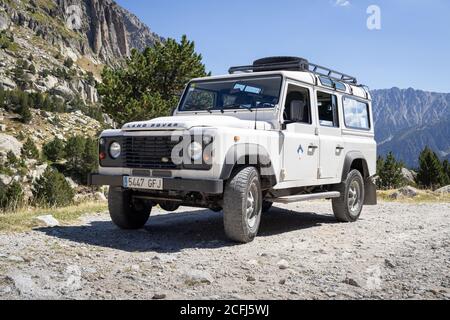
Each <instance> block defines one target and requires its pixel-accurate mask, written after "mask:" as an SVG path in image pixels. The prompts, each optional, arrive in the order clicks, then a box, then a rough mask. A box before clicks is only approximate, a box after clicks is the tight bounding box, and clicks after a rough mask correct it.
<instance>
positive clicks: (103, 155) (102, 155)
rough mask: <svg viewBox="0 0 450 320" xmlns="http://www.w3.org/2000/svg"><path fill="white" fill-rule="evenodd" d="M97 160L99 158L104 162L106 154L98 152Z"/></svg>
mask: <svg viewBox="0 0 450 320" xmlns="http://www.w3.org/2000/svg"><path fill="white" fill-rule="evenodd" d="M99 158H100V160H105V159H106V153H104V152H100V154H99Z"/></svg>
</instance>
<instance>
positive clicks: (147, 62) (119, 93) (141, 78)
mask: <svg viewBox="0 0 450 320" xmlns="http://www.w3.org/2000/svg"><path fill="white" fill-rule="evenodd" d="M206 74H207V73H206V71H205V66H204V64H203V63H202V56H201V55H200V54H197V53H196V52H195V45H194V42H191V41H189V40H188V39H187V37H186V36H183V37H182V39H181V42H180V43H178V42H177V41H175V40H174V39H168V40H167V41H166V42H164V43H157V44H156V45H155V46H154V47H152V48H147V49H146V50H145V51H144V52H142V53H141V52H139V51H137V50H133V51H132V54H131V57H130V58H129V59H128V60H127V61H126V66H125V67H124V68H122V69H112V68H105V69H104V71H103V73H102V78H103V81H102V83H100V84H98V91H99V94H100V95H101V97H102V101H103V108H104V111H105V112H106V113H108V114H110V115H111V116H112V117H113V118H114V120H115V121H117V122H119V123H121V124H123V123H125V122H128V121H133V120H142V119H150V118H154V117H158V116H162V115H168V114H169V113H170V110H171V109H172V108H173V107H174V106H176V104H177V100H178V93H179V92H180V91H181V90H183V88H184V86H185V85H186V83H187V82H188V81H189V80H190V79H192V78H196V77H202V76H205V75H206Z"/></svg>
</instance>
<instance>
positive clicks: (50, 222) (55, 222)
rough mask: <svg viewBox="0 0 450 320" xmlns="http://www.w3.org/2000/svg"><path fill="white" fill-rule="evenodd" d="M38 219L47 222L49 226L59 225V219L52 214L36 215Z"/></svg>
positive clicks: (46, 224)
mask: <svg viewBox="0 0 450 320" xmlns="http://www.w3.org/2000/svg"><path fill="white" fill-rule="evenodd" d="M36 220H38V221H40V222H42V223H44V224H45V226H47V227H49V228H54V227H57V226H59V221H58V220H56V219H55V218H54V217H53V216H52V215H46V216H39V217H36Z"/></svg>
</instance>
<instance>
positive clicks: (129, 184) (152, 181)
mask: <svg viewBox="0 0 450 320" xmlns="http://www.w3.org/2000/svg"><path fill="white" fill-rule="evenodd" d="M123 187H124V188H128V189H146V190H163V179H161V178H145V177H123Z"/></svg>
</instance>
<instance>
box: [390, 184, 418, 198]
mask: <svg viewBox="0 0 450 320" xmlns="http://www.w3.org/2000/svg"><path fill="white" fill-rule="evenodd" d="M418 195H419V190H417V189H416V188H413V187H410V186H407V187H403V188H400V189H398V190H397V191H395V192H394V193H393V194H392V195H391V198H392V199H400V198H414V197H417V196H418Z"/></svg>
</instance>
